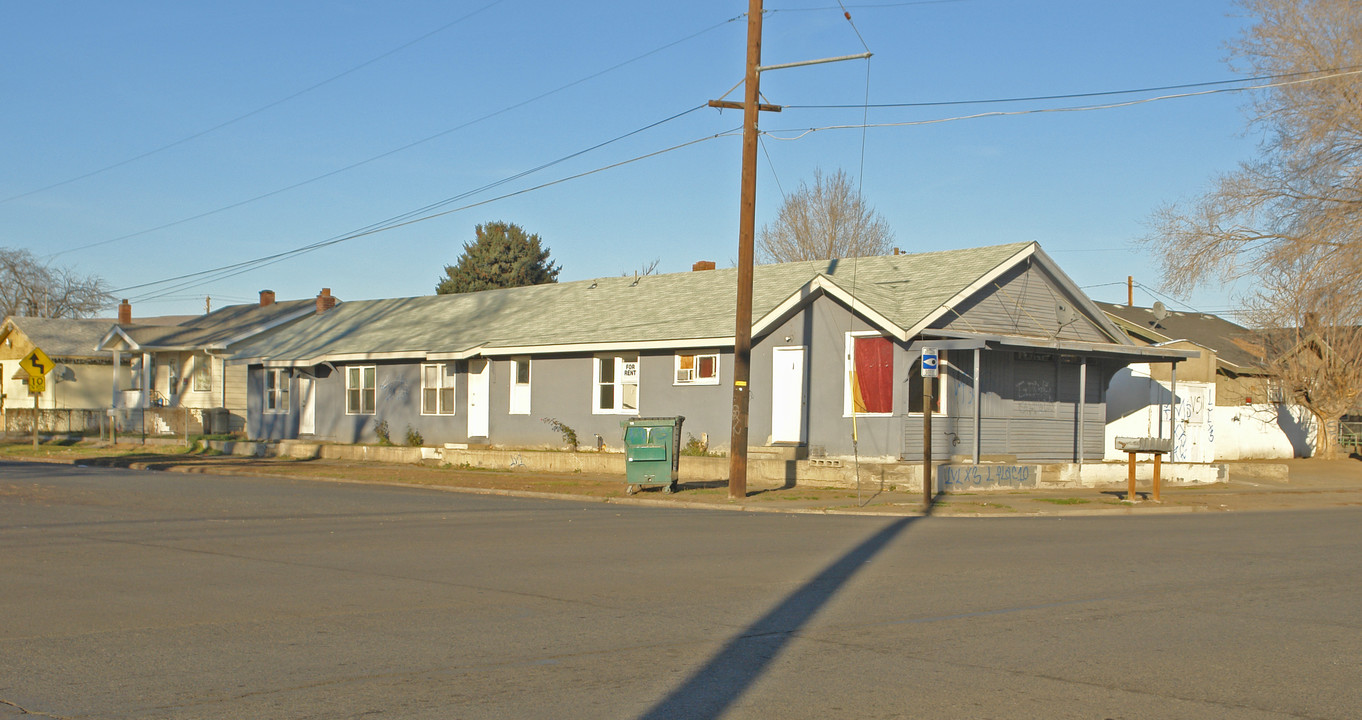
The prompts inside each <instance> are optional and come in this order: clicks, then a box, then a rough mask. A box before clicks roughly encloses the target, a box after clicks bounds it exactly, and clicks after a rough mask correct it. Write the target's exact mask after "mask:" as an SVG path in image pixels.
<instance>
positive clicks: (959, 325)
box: [935, 263, 1113, 342]
mask: <svg viewBox="0 0 1362 720" xmlns="http://www.w3.org/2000/svg"><path fill="white" fill-rule="evenodd" d="M1061 302H1063V303H1064V304H1065V305H1067V306H1068V307H1069V308H1071V309H1073V312H1074V315H1073V317H1074V318H1075V319H1074V321H1073V322H1070V323H1068V324H1063V323H1062V322H1061V319H1060V317H1059V314H1058V307H1059V304H1060V303H1061ZM1079 312H1080V310H1079V305H1078V302H1077V301H1076V300H1075V299H1074V298H1073V297H1071V296H1069V295H1068V294H1067V293H1065V292H1064V291H1063V290H1062V289H1060V287H1059V285H1058V283H1057V281H1056V280H1055V279H1054V278H1053V277H1051V276H1050V274H1049V273H1047V272H1045V271H1044V270H1042V269H1041V268H1040V267H1038V266H1035V265H1033V264H1031V263H1024V264H1022V265H1019V266H1017V267H1016V268H1013V269H1012V270H1010V271H1008V272H1007V273H1006V274H1004V275H1003V276H1002V277H1000V278H998V279H997V280H996V281H994V284H992V285H990V286H989V287H986V288H983V289H981V290H980V291H979V292H978V293H977V294H976V295H975V296H973V297H971V298H969V299H967V300H966V301H965V302H962V303H960V304H959V305H957V306H956V308H955V312H953V313H948V314H947V315H946V316H945V317H944V318H942V319H941V320H940V321H938V322H937V323H936V324H935V327H941V328H950V329H952V330H960V331H965V332H981V333H999V334H1004V335H1027V336H1032V337H1055V338H1058V339H1060V340H1077V341H1082V342H1112V341H1113V338H1110V337H1108V336H1107V335H1106V334H1105V333H1103V332H1102V331H1101V330H1100V329H1099V328H1098V326H1097V324H1096V323H1094V322H1093V321H1092V320H1091V319H1090V318H1088V317H1086V316H1083V317H1080V316H1079ZM1061 325H1062V327H1061Z"/></svg>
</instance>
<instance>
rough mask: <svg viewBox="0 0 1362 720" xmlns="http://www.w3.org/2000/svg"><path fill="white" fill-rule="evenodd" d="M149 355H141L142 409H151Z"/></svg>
mask: <svg viewBox="0 0 1362 720" xmlns="http://www.w3.org/2000/svg"><path fill="white" fill-rule="evenodd" d="M152 379H153V378H152V376H151V353H145V352H144V353H142V402H141V406H142V409H143V410H145V409H147V408H149V407H151V402H150V401H151V381H152Z"/></svg>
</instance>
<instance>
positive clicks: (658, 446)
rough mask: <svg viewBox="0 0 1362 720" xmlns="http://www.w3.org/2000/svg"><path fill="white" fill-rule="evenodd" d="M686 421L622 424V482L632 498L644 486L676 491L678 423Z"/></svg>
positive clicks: (668, 419) (645, 420) (658, 419)
mask: <svg viewBox="0 0 1362 720" xmlns="http://www.w3.org/2000/svg"><path fill="white" fill-rule="evenodd" d="M685 419H686V418H684V417H681V416H680V415H678V416H676V417H654V418H633V419H631V420H629V421H627V422H626V423H625V424H624V453H625V456H624V479H625V482H627V483H628V484H629V486H628V488H626V492H627V493H628V494H629V495H633V494H634V493H636V492H638V491H639V489H640V488H642V487H644V486H646V485H661V486H663V487H662V490H663V492H672V491H674V490H676V480H677V468H678V467H679V466H680V461H681V423H682V422H683V421H685Z"/></svg>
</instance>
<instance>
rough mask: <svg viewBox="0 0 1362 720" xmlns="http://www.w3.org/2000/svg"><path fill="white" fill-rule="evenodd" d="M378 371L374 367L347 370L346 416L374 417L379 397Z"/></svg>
mask: <svg viewBox="0 0 1362 720" xmlns="http://www.w3.org/2000/svg"><path fill="white" fill-rule="evenodd" d="M376 376H377V369H376V368H375V367H374V366H373V365H362V366H355V367H348V368H346V369H345V414H346V415H373V414H374V404H375V402H374V401H375V398H376V396H377V392H376V390H377V382H376Z"/></svg>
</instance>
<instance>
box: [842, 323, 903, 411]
mask: <svg viewBox="0 0 1362 720" xmlns="http://www.w3.org/2000/svg"><path fill="white" fill-rule="evenodd" d="M858 338H883V339H884V340H885V341H887V342H888V343H889V348H890V356H889V357H890V360H891V361H892V360H893V359H894V357H895V356H897V355H899V353H898V352H896V350H897V347H898V346H897V344H896V343H895V342H894V339H893V338H891V337H889V336H887V335H885V334H884V333H881V332H876V331H874V330H853V331H851V332H848V333H847V334H846V349H845V352H844V354H843V368H842V369H843V372H842V417H845V418H849V417H853V416H854V417H858V418H876V417H894V416H895V415H896V414H897V413H895V411H894V408H895V407H896V404H895V403H896V401H897V400H898V392H897V391H896V390H895V387H896V386H897V385H898V383H897V382H894V380H895V379H896V378H897V375H896V373H895V370H896V369H895V368H893V367H891V368H890V373H889V375H890V384H889V392H890V398H889V411H888V412H855V408H856V401H855V394H854V392H853V391H852V387H851V374H852V373H853V372H854V371H855V370H856V340H857V339H858ZM917 414H918V415H921V414H922V413H917Z"/></svg>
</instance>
